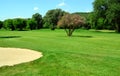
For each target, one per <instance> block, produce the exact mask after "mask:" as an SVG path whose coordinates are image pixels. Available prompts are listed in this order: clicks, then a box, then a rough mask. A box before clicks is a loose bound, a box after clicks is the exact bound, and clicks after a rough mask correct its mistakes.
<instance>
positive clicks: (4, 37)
mask: <svg viewBox="0 0 120 76" xmlns="http://www.w3.org/2000/svg"><path fill="white" fill-rule="evenodd" d="M20 37H21V36H0V38H1V39H7V38H20Z"/></svg>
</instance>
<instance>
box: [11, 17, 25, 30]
mask: <svg viewBox="0 0 120 76" xmlns="http://www.w3.org/2000/svg"><path fill="white" fill-rule="evenodd" d="M13 25H14V27H15V29H16V30H20V31H22V30H24V29H26V26H27V23H26V20H25V19H21V18H16V19H13Z"/></svg>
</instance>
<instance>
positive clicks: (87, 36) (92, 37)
mask: <svg viewBox="0 0 120 76" xmlns="http://www.w3.org/2000/svg"><path fill="white" fill-rule="evenodd" d="M72 37H82V38H93V36H81V35H73V36H72Z"/></svg>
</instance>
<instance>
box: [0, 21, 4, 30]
mask: <svg viewBox="0 0 120 76" xmlns="http://www.w3.org/2000/svg"><path fill="white" fill-rule="evenodd" d="M2 27H3V22H2V21H0V29H1V28H2Z"/></svg>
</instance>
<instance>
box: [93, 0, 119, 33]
mask: <svg viewBox="0 0 120 76" xmlns="http://www.w3.org/2000/svg"><path fill="white" fill-rule="evenodd" d="M93 5H94V11H93V17H94V18H92V19H93V21H94V24H95V26H97V25H99V21H100V19H101V18H102V19H103V22H104V28H106V27H113V28H115V30H116V32H120V9H119V8H120V0H95V2H94V3H93ZM102 25H103V24H102ZM105 25H106V26H105Z"/></svg>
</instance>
